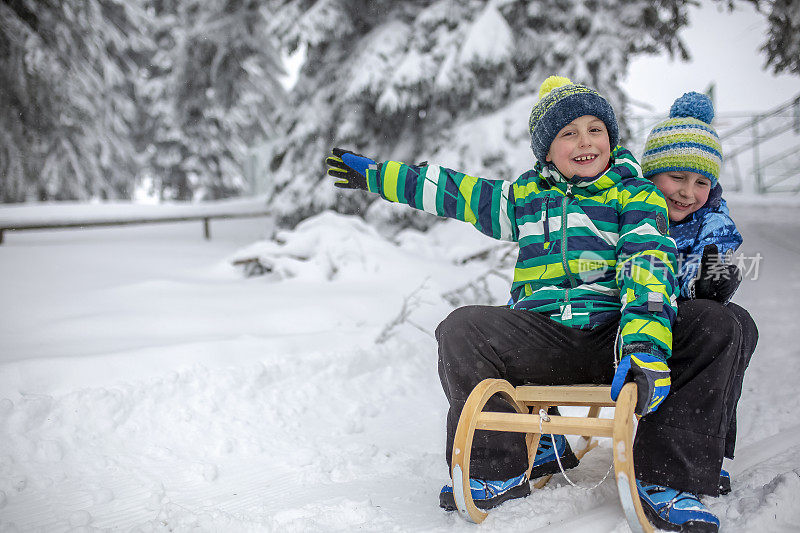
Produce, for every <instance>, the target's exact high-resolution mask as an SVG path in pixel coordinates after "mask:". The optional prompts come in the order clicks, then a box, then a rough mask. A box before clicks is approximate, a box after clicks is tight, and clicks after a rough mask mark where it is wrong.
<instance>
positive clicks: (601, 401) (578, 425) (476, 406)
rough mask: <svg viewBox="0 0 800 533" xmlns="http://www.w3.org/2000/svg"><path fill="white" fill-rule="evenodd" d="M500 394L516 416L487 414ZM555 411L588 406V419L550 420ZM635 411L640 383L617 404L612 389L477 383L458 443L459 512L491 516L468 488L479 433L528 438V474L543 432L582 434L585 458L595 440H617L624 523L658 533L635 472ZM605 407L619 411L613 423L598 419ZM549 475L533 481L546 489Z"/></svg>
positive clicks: (490, 381)
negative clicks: (550, 411) (551, 410)
mask: <svg viewBox="0 0 800 533" xmlns="http://www.w3.org/2000/svg"><path fill="white" fill-rule="evenodd" d="M495 394H498V395H500V396H501V397H502V398H504V399H505V400H506V401H507V402H508V403H509V404H511V406H513V407H514V409H516V411H517V412H516V413H503V412H493V411H484V410H483V407H484V406H485V405H486V402H487V401H489V399H490V398H491V397H492V396H494V395H495ZM552 406H588V407H589V414H588V416H586V417H568V416H554V415H550V416H546V417H540V416H539V412H540V410H542V409H544V411H545V412H546V411H547V409H548V408H549V407H552ZM635 406H636V384H634V383H628V384H626V385H625V386H624V387H623V388H622V391H621V392H620V395H619V397H618V398H617V401H616V402H614V401H612V400H611V387H605V386H596V385H568V386H533V385H523V386H520V387H514V386H512V385H511V384H510V383H509V382H508V381H506V380H503V379H485V380H483V381H481V382H480V383H478V385H477V386H476V387H475V388H474V389H473V391H472V393H471V394H470V395H469V397H468V398H467V401H466V403H465V405H464V409H463V410H462V411H461V417H460V418H459V420H458V427H457V428H456V435H455V440H454V442H453V456H452V471H451V472H450V473H451V475H452V478H453V496H454V498H455V501H456V506H457V507H458V511H459V513H460V514H461V515H462V516H463V517H464V518H465V519H466V520H468V521H470V522H475V523H477V524H479V523H481V522H483V520H484V519H485V518H486V517H487V516H488V513H487V512H486V511H484V510H482V509H479V508H478V507H477V506H476V505H475V502H474V501H473V499H472V493H471V491H470V487H469V477H470V476H469V462H470V456H471V452H472V441H473V438H474V436H475V431H476V430H484V431H512V432H517V433H526V438H525V442H526V444H527V446H528V471H527V474H528V475H530V472H531V468H532V467H533V460H534V457H535V455H536V449H537V448H538V446H539V438H540V437H541V434H542V433H545V434H549V433H553V434H560V435H580V436H582V437H583V438H582V441H583V444H584V445H583V446H582V448H581V449H579V450H575V455H576V456H577V457H578V458H581V457H582V456H583V455H584V454H585V453H586V452H588V451H589V450H591V449H592V448H594V447H595V446H597V441H596V440H595V439H594V438H595V437H607V438H611V439H612V440H613V446H612V449H613V454H614V476H615V478H616V481H617V488H618V489H619V499H620V503H621V504H622V509H623V511H624V512H625V518H626V519H627V521H628V524H629V526H630V528H631V531H634V532H644V533H653V531H654V529H653V526H652V525H651V524H650V522H649V521H648V520H647V517H646V515H645V514H644V510H643V509H642V504H641V501H640V500H639V494H638V491H637V489H636V475H635V472H634V468H633V432H634V425H633V416H634V408H635ZM601 407H614V408H615V409H614V418H613V419H604V418H598V415H599V414H600V408H601ZM549 479H550V476H545V477H542V478H539V479H538V480H534V481H533V486H534V487H535V488H542V487H543V486H544V485H545V484H546V483H547V481H548V480H549Z"/></svg>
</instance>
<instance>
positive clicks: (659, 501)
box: [636, 479, 719, 533]
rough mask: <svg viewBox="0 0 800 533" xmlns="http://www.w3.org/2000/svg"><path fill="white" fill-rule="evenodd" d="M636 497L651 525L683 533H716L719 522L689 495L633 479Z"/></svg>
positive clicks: (695, 497)
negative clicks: (639, 500)
mask: <svg viewBox="0 0 800 533" xmlns="http://www.w3.org/2000/svg"><path fill="white" fill-rule="evenodd" d="M636 487H637V488H638V489H639V498H640V499H641V500H642V507H643V508H644V513H645V514H646V515H647V518H648V519H649V520H650V522H652V524H653V525H654V526H656V527H657V528H659V529H666V530H668V531H680V532H682V533H688V532H692V533H695V532H697V533H716V532H717V531H719V519H718V518H717V517H716V516H714V515H713V514H712V513H711V511H709V510H708V509H707V508H706V506H705V505H703V502H701V501H700V500H699V499H698V498H697V496H695V495H694V494H692V493H691V492H683V491H679V490H675V489H671V488H669V487H663V486H661V485H650V484H647V483H642V482H641V481H639V480H638V479H637V480H636Z"/></svg>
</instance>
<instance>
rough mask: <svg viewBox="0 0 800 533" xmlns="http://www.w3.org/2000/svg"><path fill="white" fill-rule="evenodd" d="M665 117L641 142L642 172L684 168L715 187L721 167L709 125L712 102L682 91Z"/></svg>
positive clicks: (714, 134)
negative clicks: (706, 179) (643, 142)
mask: <svg viewBox="0 0 800 533" xmlns="http://www.w3.org/2000/svg"><path fill="white" fill-rule="evenodd" d="M669 117H670V118H668V119H667V120H664V121H662V122H660V123H658V124H656V125H655V127H654V128H653V130H652V131H651V132H650V135H648V136H647V141H646V142H645V145H644V154H642V174H643V175H644V177H645V178H649V177H651V176H653V175H655V174H658V173H660V172H669V171H671V170H688V171H690V172H697V173H698V174H702V175H703V176H705V177H707V178H708V179H709V180H711V188H714V187H716V185H717V180H718V179H719V169H720V166H722V145H721V144H720V142H719V136H718V135H717V132H716V131H715V130H714V127H713V126H711V121H712V120H713V119H714V105H713V104H712V103H711V99H710V98H709V97H708V96H706V95H704V94H700V93H696V92H690V93H686V94H684V95H683V96H681V97H680V98H678V99H677V100H675V103H674V104H672V108H671V109H670V110H669Z"/></svg>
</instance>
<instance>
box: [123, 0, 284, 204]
mask: <svg viewBox="0 0 800 533" xmlns="http://www.w3.org/2000/svg"><path fill="white" fill-rule="evenodd" d="M146 5H147V8H148V10H149V13H150V14H151V18H150V21H149V28H150V30H149V31H150V33H151V34H152V36H153V41H154V49H153V50H152V51H151V61H150V63H149V64H148V65H147V68H146V69H145V70H144V73H143V81H142V84H141V87H142V91H141V95H142V98H141V100H140V103H139V108H138V109H139V111H140V116H141V119H140V121H141V123H142V124H143V130H142V131H143V132H144V134H143V135H142V137H141V138H140V139H141V141H142V142H143V143H144V146H143V147H142V148H143V150H144V151H145V153H146V154H147V167H146V170H145V172H146V173H147V174H148V175H149V177H150V178H152V180H153V182H154V183H155V184H156V186H157V187H158V189H159V191H158V192H159V194H160V196H161V197H162V198H172V199H181V200H187V199H191V198H197V197H206V198H221V197H225V196H231V195H233V194H236V193H240V192H241V191H242V190H243V189H244V186H245V184H244V183H243V179H242V164H243V161H244V157H245V152H246V149H247V147H248V146H249V145H251V144H252V143H254V142H257V141H261V140H263V138H264V136H265V135H266V133H267V132H269V131H271V125H270V113H271V112H272V110H273V109H274V107H275V106H276V105H277V104H278V103H280V102H282V101H283V100H284V98H285V95H284V91H283V88H282V86H281V85H280V83H279V82H278V78H279V76H280V75H281V74H282V73H283V70H282V66H281V63H280V59H279V57H278V55H277V53H276V51H275V48H274V47H273V46H272V42H271V36H270V34H269V33H268V31H267V30H266V20H267V18H266V16H265V13H264V12H263V10H262V8H261V5H260V2H258V1H256V0H213V1H200V0H183V1H176V0H171V1H170V0H147V1H146Z"/></svg>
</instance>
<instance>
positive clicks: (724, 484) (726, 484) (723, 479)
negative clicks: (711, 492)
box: [719, 468, 731, 496]
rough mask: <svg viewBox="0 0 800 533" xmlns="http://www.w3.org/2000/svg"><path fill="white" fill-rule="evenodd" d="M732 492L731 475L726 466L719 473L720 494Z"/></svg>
mask: <svg viewBox="0 0 800 533" xmlns="http://www.w3.org/2000/svg"><path fill="white" fill-rule="evenodd" d="M730 492H731V475H730V474H729V473H728V471H727V470H725V469H724V468H723V469H722V471H721V472H720V473H719V494H720V496H724V495H725V494H729V493H730Z"/></svg>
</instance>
